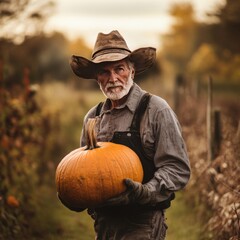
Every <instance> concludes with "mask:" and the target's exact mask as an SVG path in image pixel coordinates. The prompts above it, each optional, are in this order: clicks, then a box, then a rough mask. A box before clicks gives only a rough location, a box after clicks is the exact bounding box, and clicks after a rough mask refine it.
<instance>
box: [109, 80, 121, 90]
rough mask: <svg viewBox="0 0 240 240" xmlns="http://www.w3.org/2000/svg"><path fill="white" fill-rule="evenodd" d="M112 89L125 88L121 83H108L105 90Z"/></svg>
mask: <svg viewBox="0 0 240 240" xmlns="http://www.w3.org/2000/svg"><path fill="white" fill-rule="evenodd" d="M111 87H123V84H122V83H120V82H114V83H107V85H106V86H105V89H109V88H111Z"/></svg>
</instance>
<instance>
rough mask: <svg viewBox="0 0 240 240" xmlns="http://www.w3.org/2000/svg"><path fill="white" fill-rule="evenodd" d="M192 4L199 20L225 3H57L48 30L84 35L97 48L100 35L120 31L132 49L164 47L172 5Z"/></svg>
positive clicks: (131, 0) (102, 0)
mask: <svg viewBox="0 0 240 240" xmlns="http://www.w3.org/2000/svg"><path fill="white" fill-rule="evenodd" d="M184 2H191V3H192V5H193V7H194V9H195V12H196V16H197V18H198V19H199V20H204V19H206V17H205V15H206V12H211V11H213V10H214V9H215V8H216V6H217V5H219V4H222V3H223V2H224V0H121V1H117V0H86V1H85V0H71V1H70V0H56V11H55V13H54V14H53V16H52V17H51V18H50V19H49V22H48V24H47V29H48V30H50V31H51V30H57V31H62V32H64V33H66V34H67V36H68V37H69V38H75V37H77V36H82V37H83V38H85V40H86V42H87V44H88V45H89V46H90V47H93V45H94V43H95V40H96V36H97V34H98V32H103V33H108V32H110V31H111V30H115V29H116V30H119V32H120V33H121V34H122V35H123V36H124V38H125V40H126V41H127V43H128V45H129V48H130V49H132V50H134V49H136V48H137V47H142V46H153V47H156V48H158V47H160V45H159V44H160V35H161V34H162V33H166V32H167V31H168V30H169V29H170V26H171V24H172V19H171V18H170V16H169V14H168V12H169V9H170V7H171V6H172V4H174V3H184Z"/></svg>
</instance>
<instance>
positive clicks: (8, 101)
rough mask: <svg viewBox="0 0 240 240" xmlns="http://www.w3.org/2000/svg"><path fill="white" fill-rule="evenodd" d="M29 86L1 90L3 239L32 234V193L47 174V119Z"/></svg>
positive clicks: (0, 197) (0, 207) (0, 167)
mask: <svg viewBox="0 0 240 240" xmlns="http://www.w3.org/2000/svg"><path fill="white" fill-rule="evenodd" d="M26 80H27V79H25V81H26ZM28 83H29V82H27V81H26V83H25V87H22V86H18V85H15V87H14V88H13V89H11V90H7V89H6V88H4V87H3V86H1V87H0V92H1V99H0V109H1V122H0V124H1V125H0V148H1V155H0V169H1V172H0V212H1V215H0V222H1V224H0V234H1V235H0V236H1V237H2V238H4V239H16V237H17V236H27V235H28V234H29V232H30V222H31V221H30V219H31V218H32V217H33V216H34V204H33V194H34V191H35V189H36V187H37V186H38V185H39V181H40V179H41V177H42V176H41V171H46V166H44V165H43V162H44V159H41V157H40V156H41V155H42V152H43V151H44V147H45V141H46V139H45V137H44V134H45V133H46V131H49V129H46V127H47V126H48V124H47V122H48V120H47V119H46V118H45V117H44V116H42V115H41V111H40V109H39V108H38V105H37V103H36V101H35V89H34V88H32V87H31V86H30V85H29V84H28ZM1 84H3V82H1ZM42 168H44V169H42Z"/></svg>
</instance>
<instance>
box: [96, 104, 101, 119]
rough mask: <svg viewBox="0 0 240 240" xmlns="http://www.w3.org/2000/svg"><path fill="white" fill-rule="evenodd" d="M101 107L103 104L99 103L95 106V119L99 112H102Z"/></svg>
mask: <svg viewBox="0 0 240 240" xmlns="http://www.w3.org/2000/svg"><path fill="white" fill-rule="evenodd" d="M102 106H103V102H100V103H99V104H98V105H97V108H96V113H95V117H97V116H99V115H100V113H101V110H102Z"/></svg>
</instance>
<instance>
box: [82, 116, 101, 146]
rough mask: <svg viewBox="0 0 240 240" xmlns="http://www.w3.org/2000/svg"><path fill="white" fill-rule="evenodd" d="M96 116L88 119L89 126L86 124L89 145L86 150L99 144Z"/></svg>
mask: <svg viewBox="0 0 240 240" xmlns="http://www.w3.org/2000/svg"><path fill="white" fill-rule="evenodd" d="M96 121H97V120H96V118H89V119H88V121H87V126H86V132H85V133H86V140H87V147H86V150H88V149H90V150H91V149H94V148H98V147H99V146H98V144H97V138H96V132H95V126H96Z"/></svg>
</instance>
